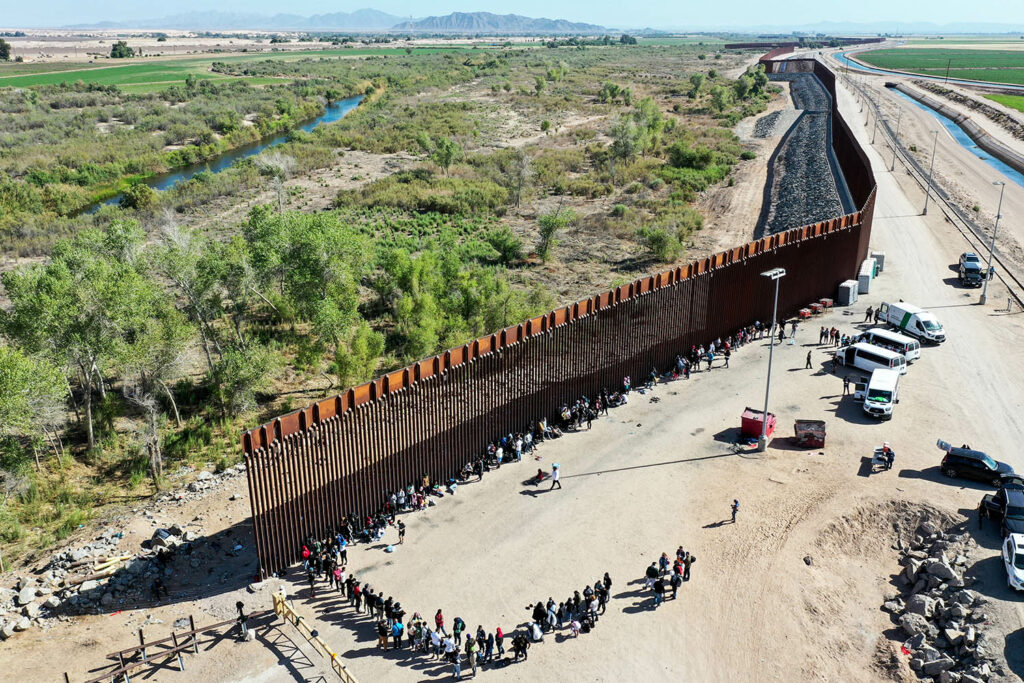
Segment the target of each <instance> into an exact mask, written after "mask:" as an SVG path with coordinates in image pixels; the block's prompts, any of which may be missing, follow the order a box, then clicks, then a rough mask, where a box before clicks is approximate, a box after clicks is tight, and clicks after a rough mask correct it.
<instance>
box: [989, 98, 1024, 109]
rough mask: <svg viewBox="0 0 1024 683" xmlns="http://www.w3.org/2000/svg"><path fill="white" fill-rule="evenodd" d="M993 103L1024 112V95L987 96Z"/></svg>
mask: <svg viewBox="0 0 1024 683" xmlns="http://www.w3.org/2000/svg"><path fill="white" fill-rule="evenodd" d="M985 97H986V98H988V99H990V100H992V101H993V102H998V103H999V104H1001V105H1003V106H1006V107H1010V108H1012V109H1016V110H1017V111H1019V112H1024V95H985Z"/></svg>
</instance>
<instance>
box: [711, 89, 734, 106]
mask: <svg viewBox="0 0 1024 683" xmlns="http://www.w3.org/2000/svg"><path fill="white" fill-rule="evenodd" d="M731 102H732V97H730V95H729V91H728V90H726V89H725V88H723V87H722V86H720V85H716V86H714V87H712V88H711V106H712V107H713V108H714V110H715V111H717V112H721V111H723V110H724V109H725V108H726V107H728V106H729V104H731Z"/></svg>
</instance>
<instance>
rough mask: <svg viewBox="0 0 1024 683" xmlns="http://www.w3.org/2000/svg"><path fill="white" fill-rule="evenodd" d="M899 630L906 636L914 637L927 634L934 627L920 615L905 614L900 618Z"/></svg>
mask: <svg viewBox="0 0 1024 683" xmlns="http://www.w3.org/2000/svg"><path fill="white" fill-rule="evenodd" d="M900 628H902V629H903V632H904V633H906V634H907V635H908V636H916V635H917V634H919V633H929V632H931V629H932V628H934V627H933V626H932V625H931V624H929V623H928V620H927V619H925V618H924V617H923V616H921V615H920V614H913V613H911V612H907V613H906V614H904V615H903V616H902V617H900Z"/></svg>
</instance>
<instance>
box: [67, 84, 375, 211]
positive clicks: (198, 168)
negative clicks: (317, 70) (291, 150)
mask: <svg viewBox="0 0 1024 683" xmlns="http://www.w3.org/2000/svg"><path fill="white" fill-rule="evenodd" d="M362 100H363V95H356V96H355V97H349V98H346V99H344V100H338V101H337V102H333V103H331V104H329V105H327V109H326V111H324V113H323V114H321V115H320V116H318V117H316V118H315V119H313V120H311V121H308V122H306V123H304V124H302V125H301V126H299V127H298V129H299V130H302V131H305V132H307V133H308V132H310V131H311V130H313V129H314V128H316V127H317V126H319V125H321V124H325V123H334V122H335V121H339V120H341V119H342V118H344V116H345V115H346V114H348V113H349V112H350V111H352V110H353V109H355V108H356V107H357V106H359V103H360V102H361V101H362ZM288 136H289V133H280V134H278V135H274V136H271V137H267V138H263V139H262V140H257V141H256V142H252V143H249V144H248V145H242V146H241V147H236V148H235V149H232V150H230V151H228V152H225V153H224V154H222V155H220V156H219V157H217V158H215V159H208V160H207V161H204V162H203V163H201V164H193V165H191V166H180V167H178V168H176V169H174V170H173V171H168V172H167V173H161V174H159V175H155V176H153V177H152V178H149V179H147V180H144V181H143V182H144V183H145V184H146V185H149V186H150V187H152V188H153V189H154V190H160V191H163V190H169V189H171V188H172V187H174V186H175V185H177V184H178V183H180V182H182V181H184V180H189V179H190V178H193V177H195V175H196V174H198V173H203V172H206V171H208V172H210V173H220V172H221V171H223V170H224V169H226V168H231V166H232V165H234V163H235V162H236V161H238V160H240V159H245V158H247V157H251V156H253V155H256V154H259V153H260V152H262V151H263V150H265V149H269V148H270V147H276V146H277V145H280V144H281V143H283V142H286V141H287V140H288ZM121 197H122V195H117V196H116V197H111V198H110V199H107V200H105V201H102V202H99V203H97V204H94V205H92V206H91V207H89V208H88V209H86V210H85V211H84V213H95V212H96V211H98V210H99V208H100V207H102V206H110V205H113V204H118V203H119V202H120V201H121Z"/></svg>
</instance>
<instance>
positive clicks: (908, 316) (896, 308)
mask: <svg viewBox="0 0 1024 683" xmlns="http://www.w3.org/2000/svg"><path fill="white" fill-rule="evenodd" d="M878 319H879V320H881V321H882V322H884V323H885V324H886V325H889V326H890V327H895V328H897V329H899V330H900V331H901V332H904V333H906V334H909V335H910V336H911V337H916V338H917V339H921V340H924V341H929V342H933V343H935V344H940V343H942V342H944V341H946V331H945V330H944V329H942V325H941V324H939V321H938V319H937V318H936V317H935V316H934V315H932V314H931V313H930V312H928V311H926V310H924V309H923V308H921V307H919V306H914V305H912V304H908V303H905V302H902V301H901V302H899V303H896V304H890V303H886V302H884V301H883V302H882V303H880V304H879V305H878Z"/></svg>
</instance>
